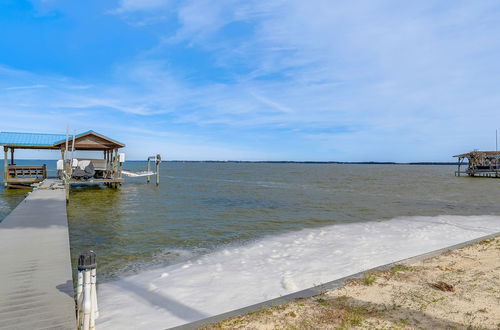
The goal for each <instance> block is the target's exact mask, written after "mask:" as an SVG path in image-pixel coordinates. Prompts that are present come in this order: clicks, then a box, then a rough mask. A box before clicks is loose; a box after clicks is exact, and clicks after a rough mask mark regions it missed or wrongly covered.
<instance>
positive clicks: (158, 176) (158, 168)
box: [156, 154, 161, 186]
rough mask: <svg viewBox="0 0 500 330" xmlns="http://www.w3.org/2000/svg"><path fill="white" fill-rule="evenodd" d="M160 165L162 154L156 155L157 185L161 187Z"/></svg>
mask: <svg viewBox="0 0 500 330" xmlns="http://www.w3.org/2000/svg"><path fill="white" fill-rule="evenodd" d="M160 163H161V156H160V154H157V155H156V185H157V186H159V185H160Z"/></svg>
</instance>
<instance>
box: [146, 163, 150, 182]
mask: <svg viewBox="0 0 500 330" xmlns="http://www.w3.org/2000/svg"><path fill="white" fill-rule="evenodd" d="M149 172H151V161H150V158H149V157H148V173H149ZM146 182H147V183H149V182H151V176H150V175H149V174H148V176H147V178H146Z"/></svg>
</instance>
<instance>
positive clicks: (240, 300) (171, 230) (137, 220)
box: [0, 161, 500, 329]
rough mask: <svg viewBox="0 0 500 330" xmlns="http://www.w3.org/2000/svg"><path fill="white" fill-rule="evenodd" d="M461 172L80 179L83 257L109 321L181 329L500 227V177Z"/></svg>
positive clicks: (73, 233) (224, 170)
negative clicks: (84, 182)
mask: <svg viewBox="0 0 500 330" xmlns="http://www.w3.org/2000/svg"><path fill="white" fill-rule="evenodd" d="M18 163H19V164H23V163H24V164H40V163H43V162H41V161H38V162H35V161H25V162H22V161H20V162H18ZM45 163H47V165H48V168H49V173H52V174H54V172H55V171H54V166H55V162H53V161H46V162H45ZM145 168H146V163H145V162H127V163H126V164H125V169H127V170H131V171H139V170H144V169H145ZM454 170H455V168H454V167H453V166H415V165H337V164H268V163H197V162H185V163H183V162H164V163H162V164H161V184H160V186H158V187H157V186H156V185H155V184H154V183H151V184H146V178H144V177H142V178H134V179H128V178H127V181H126V183H125V184H123V185H122V186H121V187H120V188H119V189H110V188H105V187H99V186H90V187H89V186H86V187H84V186H81V187H72V188H71V194H70V202H69V204H68V221H69V233H70V243H71V254H72V258H73V263H75V261H76V258H77V256H78V254H79V253H80V252H81V251H84V250H87V249H92V250H94V251H95V252H96V253H97V256H98V296H99V306H100V310H101V313H100V314H101V316H100V317H99V319H98V320H97V321H98V326H99V328H100V329H117V328H119V329H164V328H167V327H171V326H176V325H181V324H185V323H187V322H190V321H194V320H198V319H200V318H204V317H207V316H210V315H215V314H219V313H223V312H226V311H229V310H233V309H236V308H240V307H243V306H247V305H250V304H254V303H258V302H261V301H264V300H267V299H271V298H274V297H278V296H280V295H284V294H288V293H291V292H294V291H297V290H301V289H305V288H308V287H311V286H314V285H318V284H320V283H325V282H328V281H332V280H335V279H337V278H340V277H343V276H346V275H349V274H353V273H356V272H359V271H362V270H366V269H369V268H371V267H375V266H378V265H382V264H386V263H389V262H394V261H397V260H401V259H404V258H408V257H411V256H414V255H418V254H421V253H426V252H429V251H432V250H436V249H439V248H443V247H446V246H450V245H453V244H457V243H460V242H464V241H467V240H470V239H473V238H478V237H481V236H484V235H487V234H491V233H495V232H499V231H500V216H499V215H500V194H498V192H497V191H498V185H499V184H500V180H495V179H487V178H469V177H455V176H454ZM27 192H28V190H14V189H12V190H3V189H0V218H3V217H4V216H5V215H7V214H8V213H9V212H10V210H12V209H13V208H14V207H15V206H16V205H17V204H18V203H19V202H20V201H21V200H22V199H23V197H24V194H26V193H27Z"/></svg>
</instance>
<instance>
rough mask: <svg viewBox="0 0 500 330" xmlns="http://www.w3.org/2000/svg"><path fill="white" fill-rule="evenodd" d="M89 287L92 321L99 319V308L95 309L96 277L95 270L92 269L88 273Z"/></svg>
mask: <svg viewBox="0 0 500 330" xmlns="http://www.w3.org/2000/svg"><path fill="white" fill-rule="evenodd" d="M90 285H91V290H92V292H91V294H92V312H93V314H94V315H93V319H94V320H95V319H97V318H98V317H99V308H98V307H97V275H96V269H95V268H94V269H92V271H91V272H90Z"/></svg>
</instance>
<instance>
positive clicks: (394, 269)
mask: <svg viewBox="0 0 500 330" xmlns="http://www.w3.org/2000/svg"><path fill="white" fill-rule="evenodd" d="M411 269H412V268H411V267H409V266H405V265H394V266H392V267H391V269H390V271H391V275H394V274H396V273H397V272H406V271H409V270H411Z"/></svg>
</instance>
